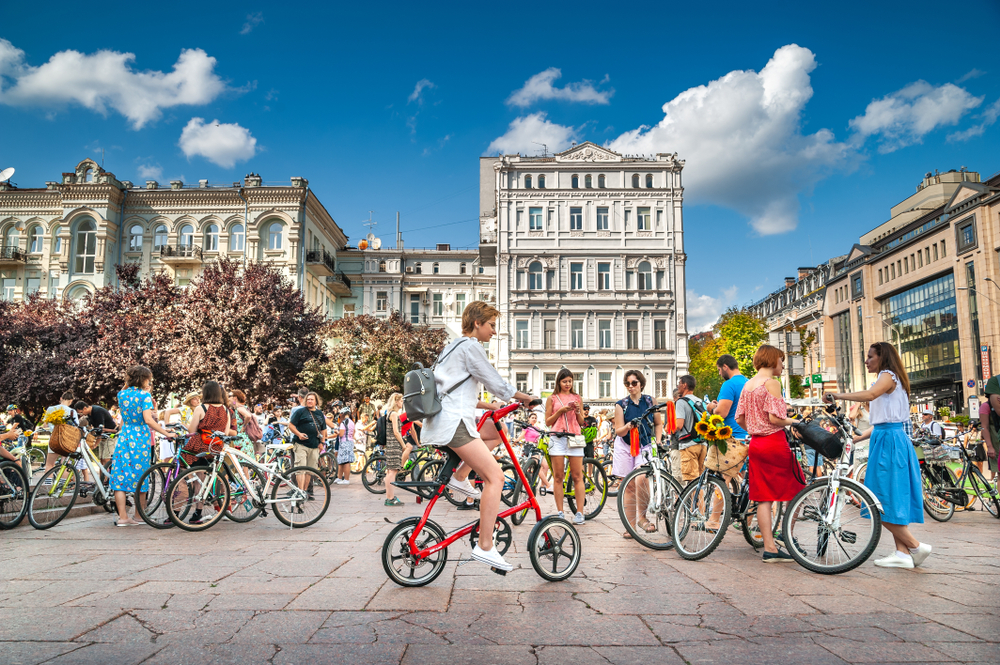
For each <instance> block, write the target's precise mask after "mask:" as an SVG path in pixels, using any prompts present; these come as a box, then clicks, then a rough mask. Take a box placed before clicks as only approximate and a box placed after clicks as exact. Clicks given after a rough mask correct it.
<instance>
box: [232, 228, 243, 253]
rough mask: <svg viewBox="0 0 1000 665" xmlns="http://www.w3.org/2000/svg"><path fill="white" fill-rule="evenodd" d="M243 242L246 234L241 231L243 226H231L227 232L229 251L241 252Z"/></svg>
mask: <svg viewBox="0 0 1000 665" xmlns="http://www.w3.org/2000/svg"><path fill="white" fill-rule="evenodd" d="M245 241H246V233H245V232H244V230H243V225H242V224H233V228H232V229H230V230H229V251H230V252H242V251H243V248H244V247H245V245H244V242H245Z"/></svg>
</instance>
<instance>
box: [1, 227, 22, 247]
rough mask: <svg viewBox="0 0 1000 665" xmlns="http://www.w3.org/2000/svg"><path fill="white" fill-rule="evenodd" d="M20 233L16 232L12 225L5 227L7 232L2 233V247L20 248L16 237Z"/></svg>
mask: <svg viewBox="0 0 1000 665" xmlns="http://www.w3.org/2000/svg"><path fill="white" fill-rule="evenodd" d="M20 235H21V234H20V233H18V232H17V229H16V228H15V227H13V226H12V227H10V228H9V229H7V233H6V234H4V237H3V246H4V247H13V248H14V249H20V248H21V244H20V241H19V240H18V237H19V236H20Z"/></svg>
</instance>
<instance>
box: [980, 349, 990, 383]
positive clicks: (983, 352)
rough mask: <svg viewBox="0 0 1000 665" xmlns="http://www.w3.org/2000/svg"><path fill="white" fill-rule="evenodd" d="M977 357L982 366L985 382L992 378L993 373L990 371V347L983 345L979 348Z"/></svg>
mask: <svg viewBox="0 0 1000 665" xmlns="http://www.w3.org/2000/svg"><path fill="white" fill-rule="evenodd" d="M979 356H980V359H981V362H982V364H983V379H984V380H986V379H988V378H990V377H991V376H993V372H991V371H990V347H988V346H986V345H985V344H984V345H982V346H981V347H979Z"/></svg>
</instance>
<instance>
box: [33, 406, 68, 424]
mask: <svg viewBox="0 0 1000 665" xmlns="http://www.w3.org/2000/svg"><path fill="white" fill-rule="evenodd" d="M41 424H42V425H67V424H72V421H71V420H70V418H69V414H68V413H66V412H65V411H63V410H62V409H52V410H50V411H46V412H45V417H44V418H42V422H41Z"/></svg>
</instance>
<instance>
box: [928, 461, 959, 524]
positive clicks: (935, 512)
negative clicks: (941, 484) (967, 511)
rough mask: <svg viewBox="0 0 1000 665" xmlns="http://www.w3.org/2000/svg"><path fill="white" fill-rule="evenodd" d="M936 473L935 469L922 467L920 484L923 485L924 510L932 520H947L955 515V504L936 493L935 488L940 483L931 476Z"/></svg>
mask: <svg viewBox="0 0 1000 665" xmlns="http://www.w3.org/2000/svg"><path fill="white" fill-rule="evenodd" d="M935 473H936V472H935V471H928V470H927V469H926V468H925V469H922V470H921V473H920V484H921V486H922V487H923V494H924V496H923V503H924V512H925V513H927V516H928V517H930V518H931V519H932V520H935V521H937V522H947V521H948V520H950V519H951V518H952V517H954V516H955V504H953V503H951V502H948V501H945V500H944V499H942V498H941V497H939V496H936V495H935V494H934V488H935V487H936V486H937V485H938V483H937V482H935V481H936V480H937V479H936V478H932V477H931V474H935Z"/></svg>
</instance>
